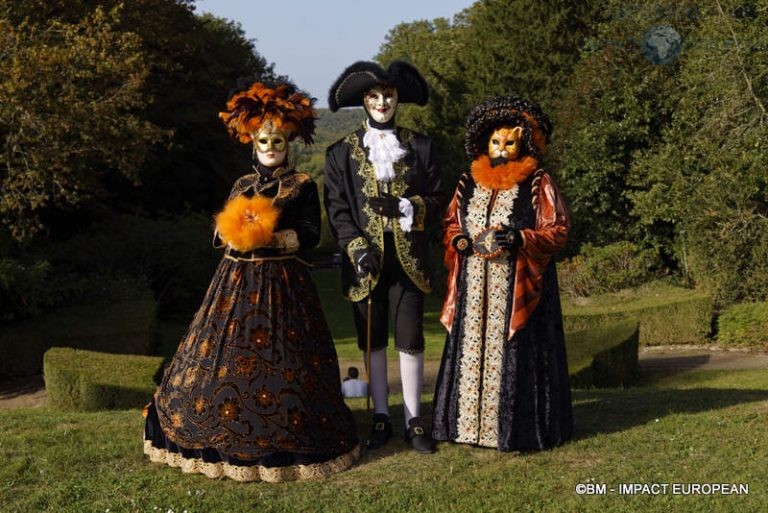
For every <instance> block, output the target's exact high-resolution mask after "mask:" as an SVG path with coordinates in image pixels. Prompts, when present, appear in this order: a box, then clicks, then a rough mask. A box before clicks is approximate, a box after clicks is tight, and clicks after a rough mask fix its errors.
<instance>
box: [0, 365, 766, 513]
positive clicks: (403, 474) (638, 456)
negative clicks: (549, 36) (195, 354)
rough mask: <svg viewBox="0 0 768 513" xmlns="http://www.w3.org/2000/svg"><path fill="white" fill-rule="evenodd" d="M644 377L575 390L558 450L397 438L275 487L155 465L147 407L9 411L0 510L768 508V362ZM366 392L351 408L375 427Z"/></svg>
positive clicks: (3, 425)
mask: <svg viewBox="0 0 768 513" xmlns="http://www.w3.org/2000/svg"><path fill="white" fill-rule="evenodd" d="M643 383H644V385H643V386H640V387H635V388H630V389H625V390H577V391H575V393H574V414H575V421H576V436H575V440H574V441H572V442H570V443H568V444H566V445H565V446H562V447H559V448H556V449H554V450H551V451H545V452H541V453H534V454H523V455H521V454H500V453H498V452H496V451H494V450H491V449H480V448H474V447H470V446H465V445H452V444H442V445H440V446H439V451H438V453H437V454H435V455H431V456H422V455H417V454H415V453H412V452H410V451H409V450H407V448H406V447H405V445H404V444H403V442H401V441H399V440H397V441H396V442H395V443H393V444H390V446H388V448H387V449H386V450H385V451H384V452H377V453H373V454H369V455H366V456H365V457H364V458H363V460H362V461H361V462H360V463H359V464H358V465H357V466H355V467H354V468H353V469H351V470H349V471H347V472H343V473H341V474H337V475H334V476H331V477H329V478H327V479H324V480H319V481H309V482H296V483H282V484H276V485H275V484H265V483H251V484H240V483H236V482H233V481H230V480H221V481H214V480H210V479H208V478H206V477H203V476H200V475H185V474H182V473H181V472H180V471H179V470H177V469H173V468H169V467H166V466H163V465H157V464H152V463H149V462H148V461H147V460H146V459H145V458H144V456H143V455H142V452H141V431H142V424H143V419H142V417H141V415H140V412H139V411H138V410H128V411H112V412H98V413H60V412H55V411H51V410H49V409H23V410H4V411H0V461H2V462H3V464H2V465H0V510H2V511H3V512H6V511H7V512H22V511H23V512H27V511H29V512H49V511H50V512H62V513H66V512H78V513H79V512H91V511H93V512H104V511H107V510H109V511H110V512H116V511H131V512H133V511H136V512H139V511H140V512H145V511H149V512H155V511H159V512H162V513H167V512H168V510H172V511H173V512H174V513H181V512H183V511H184V510H186V511H187V512H188V513H193V512H195V513H198V512H201V513H202V512H230V511H231V512H237V511H258V512H264V513H266V512H281V513H282V512H288V511H290V512H302V511H322V512H325V511H327V512H337V511H346V512H366V511H370V512H377V513H378V512H389V511H392V512H404V511H425V512H426V511H430V512H431V511H434V512H468V511H475V510H477V511H505V512H506V511H510V512H512V511H594V512H603V511H611V512H614V511H619V512H621V511H642V512H647V511H659V512H662V511H663V512H666V511H685V512H688V511H718V512H728V511H733V512H739V513H741V512H746V511H765V510H766V508H768V495H767V494H766V480H768V478H767V477H766V472H765V469H766V465H767V464H768V457H766V447H768V429H766V427H765V418H766V414H768V372H765V371H755V370H749V371H687V372H680V373H669V372H667V373H654V374H648V373H646V374H645V375H644V376H643ZM399 401H400V398H398V397H395V398H394V402H395V403H397V402H399ZM363 402H364V401H359V400H358V401H356V402H354V403H350V404H351V406H352V408H353V411H354V412H355V416H356V419H357V421H358V424H359V429H360V431H361V432H366V431H367V430H368V428H369V426H368V424H367V422H368V415H367V414H366V413H365V411H364V404H363ZM392 410H393V412H398V411H399V410H400V408H398V407H396V406H395V407H393V408H392ZM399 421H400V419H397V418H396V419H395V422H396V425H397V423H398V422H399ZM579 483H596V484H601V483H605V484H606V485H607V489H610V488H611V487H618V485H620V484H622V483H741V484H748V485H749V494H748V495H741V496H738V495H731V496H722V495H717V496H681V495H656V496H649V495H642V496H628V495H619V494H618V493H617V492H616V493H610V492H609V493H608V494H607V495H600V496H586V495H584V496H580V495H577V494H576V492H575V487H576V485H577V484H579Z"/></svg>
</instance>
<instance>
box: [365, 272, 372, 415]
mask: <svg viewBox="0 0 768 513" xmlns="http://www.w3.org/2000/svg"><path fill="white" fill-rule="evenodd" d="M368 276H369V279H368V318H367V322H366V324H367V326H366V328H367V333H366V341H365V351H366V359H367V360H368V362H367V363H366V366H365V368H366V376H367V377H368V386H367V387H366V391H365V411H366V413H368V412H370V411H371V337H372V334H371V324H372V321H371V318H372V317H373V299H371V282H372V281H373V276H371V275H370V274H369V275H368Z"/></svg>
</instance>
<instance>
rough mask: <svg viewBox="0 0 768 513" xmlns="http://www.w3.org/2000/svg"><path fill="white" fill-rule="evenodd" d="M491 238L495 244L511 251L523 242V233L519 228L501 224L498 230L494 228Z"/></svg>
mask: <svg viewBox="0 0 768 513" xmlns="http://www.w3.org/2000/svg"><path fill="white" fill-rule="evenodd" d="M493 238H494V239H496V244H498V245H499V246H501V247H502V248H504V249H506V250H507V251H513V250H515V249H517V248H519V247H520V246H522V244H523V235H522V234H521V233H520V230H515V229H514V228H511V227H509V226H502V227H501V229H500V230H496V233H495V234H494V236H493Z"/></svg>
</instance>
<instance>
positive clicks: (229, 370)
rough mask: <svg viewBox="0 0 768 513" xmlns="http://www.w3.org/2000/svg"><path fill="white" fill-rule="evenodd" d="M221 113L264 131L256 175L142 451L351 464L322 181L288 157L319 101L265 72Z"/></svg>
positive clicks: (306, 468)
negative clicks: (328, 313)
mask: <svg viewBox="0 0 768 513" xmlns="http://www.w3.org/2000/svg"><path fill="white" fill-rule="evenodd" d="M220 117H221V118H222V120H223V121H224V123H225V124H226V126H227V128H228V129H229V131H230V133H231V134H232V135H233V136H234V137H236V138H237V139H239V140H240V141H241V142H243V143H250V142H253V144H254V156H255V157H256V158H255V159H254V161H255V162H254V165H253V170H252V171H253V172H251V173H248V174H246V175H244V176H242V177H241V178H240V179H238V180H237V182H236V183H235V185H234V187H233V189H232V192H231V194H230V197H229V200H228V201H227V203H226V205H225V207H224V209H223V211H222V212H221V213H219V214H218V215H217V217H216V228H217V230H216V235H215V242H216V243H217V244H218V245H219V246H221V247H224V248H225V250H224V258H223V259H222V261H221V263H220V264H219V267H218V269H217V270H216V273H215V275H214V277H213V280H212V282H211V285H210V287H209V289H208V292H207V293H206V295H205V298H204V300H203V304H202V306H201V307H200V309H199V311H198V312H197V314H196V315H195V317H194V319H193V321H192V323H191V325H190V327H189V330H188V332H187V334H186V336H185V337H184V339H183V340H182V342H181V344H180V345H179V348H178V350H177V352H176V355H175V356H174V358H173V360H172V361H171V362H170V364H169V366H168V368H167V369H166V371H165V374H164V376H163V380H162V382H161V384H160V386H159V387H158V389H157V392H156V393H155V396H154V399H153V401H152V402H151V403H150V405H149V407H148V409H147V419H146V425H145V435H144V452H145V454H147V455H148V456H149V458H150V460H152V461H155V462H161V463H166V464H168V465H170V466H173V467H181V469H182V471H184V472H192V473H194V472H197V473H202V474H205V475H207V476H208V477H211V478H219V477H222V476H226V477H230V478H232V479H236V480H239V481H259V480H262V481H270V482H278V481H288V480H295V479H304V478H309V477H317V476H323V475H327V474H331V473H333V472H338V471H341V470H344V469H346V468H348V467H350V466H351V465H352V464H353V463H354V461H355V460H356V458H357V456H358V452H359V444H358V439H357V433H356V429H355V424H354V421H353V418H352V414H351V412H350V410H349V409H348V408H347V406H346V405H345V403H344V400H343V398H342V396H341V392H340V389H339V384H340V382H341V380H340V376H339V367H338V361H337V357H336V351H335V348H334V345H333V340H332V338H331V334H330V331H329V329H328V325H327V324H326V321H325V318H324V316H323V312H322V310H321V307H320V301H319V298H318V294H317V290H316V288H315V286H314V283H313V282H312V279H311V277H310V274H309V270H308V269H309V268H308V264H307V259H306V252H307V251H308V250H309V249H311V248H312V247H314V246H315V245H316V244H317V243H318V241H319V239H320V204H319V200H318V193H317V186H316V185H315V183H314V181H313V180H312V179H311V178H310V177H309V175H307V174H304V173H300V172H297V171H295V170H293V169H290V168H289V167H288V165H287V164H288V162H287V152H288V143H289V141H291V140H293V139H294V138H297V137H298V138H300V139H302V140H303V141H304V142H305V143H307V144H309V143H311V142H312V134H313V132H314V122H315V118H316V114H315V111H314V109H313V108H312V100H311V99H310V98H308V97H307V96H305V95H304V94H302V93H300V92H297V91H296V90H295V89H294V88H293V87H292V86H290V85H288V84H284V85H281V86H278V87H276V88H269V87H266V86H264V85H263V84H261V83H256V84H253V85H252V86H251V87H250V88H249V89H248V90H247V91H244V92H241V93H238V94H236V95H234V96H233V97H232V98H231V99H230V101H229V102H228V103H227V110H226V111H225V112H222V113H221V114H220Z"/></svg>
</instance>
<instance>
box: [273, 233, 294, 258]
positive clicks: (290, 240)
mask: <svg viewBox="0 0 768 513" xmlns="http://www.w3.org/2000/svg"><path fill="white" fill-rule="evenodd" d="M272 237H273V238H274V241H273V242H272V244H271V246H272V247H275V248H278V249H280V250H282V252H283V253H294V252H296V251H298V250H299V238H298V236H297V235H296V230H291V229H286V230H278V231H276V232H275V233H274V234H273V235H272Z"/></svg>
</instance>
